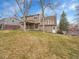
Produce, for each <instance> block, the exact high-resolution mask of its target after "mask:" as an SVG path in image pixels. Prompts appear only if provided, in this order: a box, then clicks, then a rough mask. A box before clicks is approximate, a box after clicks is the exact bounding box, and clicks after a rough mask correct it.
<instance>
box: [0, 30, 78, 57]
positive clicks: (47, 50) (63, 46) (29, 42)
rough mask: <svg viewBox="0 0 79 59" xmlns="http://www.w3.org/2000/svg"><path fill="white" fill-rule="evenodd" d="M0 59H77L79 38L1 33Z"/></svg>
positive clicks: (16, 32)
mask: <svg viewBox="0 0 79 59" xmlns="http://www.w3.org/2000/svg"><path fill="white" fill-rule="evenodd" d="M0 59H79V37H76V36H75V37H72V36H64V35H57V34H52V33H42V32H40V31H27V32H22V31H18V30H15V31H9V32H7V33H4V32H3V31H2V32H0Z"/></svg>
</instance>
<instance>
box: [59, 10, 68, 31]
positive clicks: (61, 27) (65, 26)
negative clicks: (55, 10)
mask: <svg viewBox="0 0 79 59" xmlns="http://www.w3.org/2000/svg"><path fill="white" fill-rule="evenodd" d="M59 30H60V31H62V32H63V31H68V21H67V18H66V14H65V12H64V11H63V13H62V15H61V19H60V23H59Z"/></svg>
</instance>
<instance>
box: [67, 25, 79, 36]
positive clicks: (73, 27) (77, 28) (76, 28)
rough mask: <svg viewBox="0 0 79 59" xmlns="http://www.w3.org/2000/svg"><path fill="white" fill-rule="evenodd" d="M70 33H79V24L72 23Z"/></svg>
mask: <svg viewBox="0 0 79 59" xmlns="http://www.w3.org/2000/svg"><path fill="white" fill-rule="evenodd" d="M68 34H70V35H79V25H76V24H70V26H69V30H68Z"/></svg>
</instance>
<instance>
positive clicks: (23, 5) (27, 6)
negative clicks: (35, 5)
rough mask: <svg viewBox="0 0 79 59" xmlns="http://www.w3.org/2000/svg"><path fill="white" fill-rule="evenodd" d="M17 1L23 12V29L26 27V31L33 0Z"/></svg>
mask: <svg viewBox="0 0 79 59" xmlns="http://www.w3.org/2000/svg"><path fill="white" fill-rule="evenodd" d="M16 2H17V5H18V7H19V9H20V11H21V12H22V14H23V20H24V21H23V22H24V26H23V27H24V28H23V29H24V31H26V22H27V16H28V13H29V9H30V7H31V4H32V0H16Z"/></svg>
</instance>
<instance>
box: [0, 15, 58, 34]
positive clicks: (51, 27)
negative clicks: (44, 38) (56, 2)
mask: <svg viewBox="0 0 79 59" xmlns="http://www.w3.org/2000/svg"><path fill="white" fill-rule="evenodd" d="M43 23H44V30H45V31H46V32H53V33H56V30H57V29H56V26H57V20H56V16H47V17H45V20H44V22H43V20H42V16H41V14H37V15H31V16H27V20H26V29H30V30H41V31H42V30H43ZM0 24H1V26H2V25H3V26H2V28H1V29H19V28H23V27H22V26H23V20H21V21H18V20H15V19H14V18H7V19H3V20H1V21H0Z"/></svg>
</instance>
